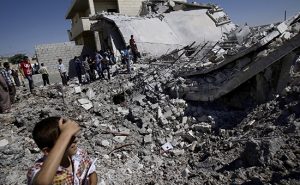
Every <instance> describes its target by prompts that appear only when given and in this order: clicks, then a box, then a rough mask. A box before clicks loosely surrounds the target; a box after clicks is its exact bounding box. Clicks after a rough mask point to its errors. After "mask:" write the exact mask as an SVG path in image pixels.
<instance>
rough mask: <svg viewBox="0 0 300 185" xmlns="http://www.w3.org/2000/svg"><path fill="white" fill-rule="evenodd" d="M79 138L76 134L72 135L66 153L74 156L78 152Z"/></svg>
mask: <svg viewBox="0 0 300 185" xmlns="http://www.w3.org/2000/svg"><path fill="white" fill-rule="evenodd" d="M77 141H78V140H77V138H76V137H75V136H72V138H71V140H70V142H69V145H68V148H67V150H66V154H67V155H68V156H72V155H74V154H76V152H77Z"/></svg>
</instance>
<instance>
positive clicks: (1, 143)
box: [0, 139, 9, 147]
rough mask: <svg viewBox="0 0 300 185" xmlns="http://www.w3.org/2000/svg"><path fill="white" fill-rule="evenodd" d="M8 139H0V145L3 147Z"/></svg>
mask: <svg viewBox="0 0 300 185" xmlns="http://www.w3.org/2000/svg"><path fill="white" fill-rule="evenodd" d="M8 143H9V142H8V140H7V139H2V140H0V147H4V146H6V145H8Z"/></svg>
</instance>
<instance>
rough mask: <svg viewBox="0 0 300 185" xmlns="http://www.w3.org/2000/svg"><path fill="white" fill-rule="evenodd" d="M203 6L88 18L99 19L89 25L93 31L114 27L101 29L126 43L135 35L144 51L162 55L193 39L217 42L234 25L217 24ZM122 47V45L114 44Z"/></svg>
mask: <svg viewBox="0 0 300 185" xmlns="http://www.w3.org/2000/svg"><path fill="white" fill-rule="evenodd" d="M206 12H207V10H206V9H200V10H191V11H175V12H171V13H168V14H161V15H160V16H156V17H152V18H142V17H128V16H123V15H96V16H95V17H92V18H91V19H94V20H95V19H96V20H99V21H98V22H97V23H95V24H93V25H92V28H91V29H92V30H103V27H104V25H106V24H109V25H112V23H111V22H113V23H114V25H115V27H117V29H116V28H111V29H106V30H104V31H105V32H107V33H112V32H117V33H118V32H119V31H120V33H118V34H121V37H122V38H123V44H124V42H125V43H126V44H129V43H128V42H129V39H130V35H134V37H135V40H136V43H137V45H138V48H139V50H140V51H141V52H143V53H151V55H156V56H159V55H162V54H165V53H166V52H167V51H170V50H173V49H177V48H180V47H182V46H185V45H188V44H191V43H192V42H194V41H196V42H197V43H202V42H204V41H218V40H220V39H221V38H222V35H223V33H228V32H229V31H231V30H232V29H234V28H235V25H234V24H233V23H231V22H229V23H226V24H224V25H221V26H216V24H215V22H214V21H213V20H212V19H211V18H210V17H209V16H208V15H207V14H206ZM116 46H117V48H118V49H123V48H124V45H121V46H120V45H117V44H116Z"/></svg>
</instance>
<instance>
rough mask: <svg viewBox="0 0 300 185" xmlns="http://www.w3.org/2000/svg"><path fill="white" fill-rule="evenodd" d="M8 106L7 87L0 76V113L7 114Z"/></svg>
mask: <svg viewBox="0 0 300 185" xmlns="http://www.w3.org/2000/svg"><path fill="white" fill-rule="evenodd" d="M10 106H11V105H10V98H9V92H8V87H7V84H6V82H5V79H4V77H3V76H2V74H0V113H8V112H9V111H10Z"/></svg>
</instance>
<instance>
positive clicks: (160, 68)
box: [0, 60, 300, 185]
mask: <svg viewBox="0 0 300 185" xmlns="http://www.w3.org/2000/svg"><path fill="white" fill-rule="evenodd" d="M180 62H182V61H176V60H175V62H174V60H173V63H171V64H170V62H169V61H165V62H164V63H163V64H162V65H155V62H152V63H151V64H134V67H135V71H134V74H132V75H131V76H129V75H127V74H118V75H117V76H114V77H113V78H112V80H111V81H96V82H93V83H91V84H86V85H78V83H77V82H76V81H71V82H70V83H69V84H70V85H69V86H66V87H62V86H60V85H56V84H54V85H51V86H48V87H39V88H37V89H36V94H35V95H32V94H30V93H29V92H27V91H26V90H25V89H19V92H18V97H17V102H16V104H14V105H13V109H12V113H10V114H6V115H3V116H2V115H1V118H0V122H1V123H2V127H1V131H0V133H1V135H0V167H1V173H0V178H1V179H2V183H3V184H26V172H27V169H28V167H29V166H31V165H32V164H33V162H34V160H36V159H37V158H38V156H40V153H39V149H38V148H37V146H36V145H35V144H34V141H33V140H32V136H31V131H32V129H33V126H34V124H35V123H36V122H38V121H39V120H41V119H42V118H45V117H48V116H55V115H61V116H66V117H70V118H72V119H74V120H76V121H77V122H78V123H79V124H80V126H81V134H80V138H79V147H82V148H84V149H86V150H87V151H88V153H89V154H90V155H91V156H92V157H93V158H97V159H98V160H97V163H96V166H97V174H98V178H99V184H102V185H104V184H128V183H129V184H229V183H231V184H267V183H271V184H276V183H278V184H297V183H299V182H300V179H299V176H300V171H299V169H300V161H299V159H300V158H299V155H300V147H299V128H300V125H299V123H300V118H299V115H300V112H299V110H300V101H299V92H297V87H298V86H297V83H291V84H293V86H291V87H290V88H287V89H289V90H288V91H287V92H288V94H287V95H286V96H277V97H276V98H275V99H273V100H272V101H269V102H267V103H265V104H262V105H259V106H257V107H255V108H254V109H252V108H251V107H249V108H248V109H244V110H234V109H230V107H226V105H223V106H220V105H218V104H214V103H213V102H212V103H207V104H201V103H198V104H196V103H195V102H189V101H185V100H183V99H179V98H178V97H177V98H176V97H172V96H170V95H168V94H166V90H165V89H166V88H167V86H166V85H167V84H169V82H170V81H172V79H173V80H174V79H176V80H177V81H180V79H181V80H182V81H184V79H183V78H175V77H174V76H173V72H174V71H173V70H176V66H180ZM178 63H179V64H178ZM175 64H176V65H175ZM170 65H171V66H173V68H172V69H170ZM295 90H296V91H295Z"/></svg>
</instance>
